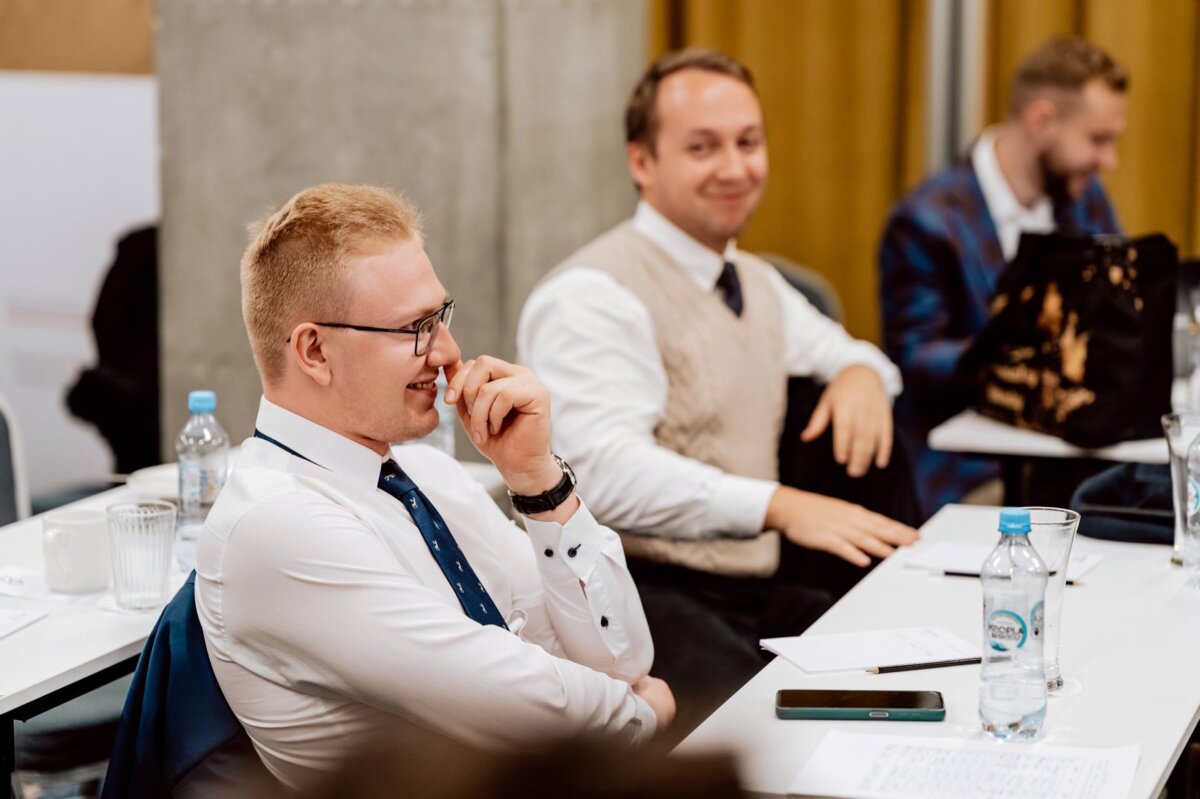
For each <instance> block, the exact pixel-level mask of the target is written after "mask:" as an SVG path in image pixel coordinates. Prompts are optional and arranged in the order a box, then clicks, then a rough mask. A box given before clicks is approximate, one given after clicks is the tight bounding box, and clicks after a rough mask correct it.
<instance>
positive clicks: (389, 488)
mask: <svg viewBox="0 0 1200 799" xmlns="http://www.w3.org/2000/svg"><path fill="white" fill-rule="evenodd" d="M379 487H380V488H382V489H383V490H384V491H386V492H388V493H389V494H391V495H392V496H393V497H395V498H396V499H398V500H400V504H402V505H403V506H404V509H405V510H406V511H408V513H409V515H410V516H412V519H413V522H414V523H415V524H416V525H417V529H418V530H420V531H421V535H422V536H423V537H424V538H425V544H426V545H427V546H428V547H429V552H430V554H431V555H433V559H434V560H436V561H437V564H438V565H439V566H441V567H442V573H443V574H445V575H446V579H447V580H449V581H450V585H451V587H452V588H454V592H455V595H456V596H457V597H458V601H459V604H461V605H462V608H463V612H464V613H466V614H467V616H469V617H470V618H472V619H474V620H475V621H477V622H479V623H480V624H494V625H496V626H497V627H502V628H504V629H505V630H507V629H508V625H507V624H505V623H504V617H503V616H501V615H500V609H499V608H497V607H496V603H495V602H493V601H492V598H491V597H490V596H488V592H487V589H486V588H484V587H483V583H482V582H480V581H479V578H478V577H476V576H475V570H474V569H472V568H471V564H470V563H467V557H466V555H464V554H463V551H462V550H461V549H459V548H458V542H457V541H455V540H454V536H453V535H451V534H450V528H449V527H447V526H446V522H445V520H444V519H442V516H441V514H439V513H438V512H437V508H435V507H433V503H432V502H430V501H429V499H428V498H427V497H426V496H425V495H424V494H422V493H421V489H419V488H417V485H416V483H414V482H413V481H412V480H411V479H409V476H408V475H406V474H405V473H404V471H403V470H402V469H401V468H400V466H399V465H398V464H397V463H396V462H395V461H394V460H391V459H390V458H389V459H388V460H387V461H386V462H385V463H384V464H383V469H382V470H381V471H380V473H379Z"/></svg>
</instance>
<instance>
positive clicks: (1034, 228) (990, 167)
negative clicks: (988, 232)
mask: <svg viewBox="0 0 1200 799" xmlns="http://www.w3.org/2000/svg"><path fill="white" fill-rule="evenodd" d="M971 166H972V167H973V168H974V169H975V177H976V178H978V179H979V188H980V189H982V190H983V199H984V201H985V202H986V204H987V209H988V214H990V215H991V217H992V224H993V225H995V226H996V235H997V236H998V237H999V239H1000V251H1001V252H1002V253H1004V260H1005V261H1011V260H1012V259H1013V258H1014V257H1015V256H1016V254H1017V246H1018V245H1019V244H1020V242H1021V234H1022V233H1026V232H1027V233H1053V232H1054V229H1055V228H1056V227H1057V225H1055V223H1054V205H1053V204H1052V203H1051V202H1050V198H1049V197H1046V196H1045V195H1043V196H1042V198H1041V199H1039V200H1038V201H1037V202H1036V203H1034V204H1033V205H1032V206H1030V207H1028V208H1027V207H1025V206H1024V205H1021V203H1020V202H1018V201H1017V198H1016V196H1015V195H1014V194H1013V192H1012V188H1011V187H1010V186H1009V185H1008V181H1007V180H1005V178H1004V173H1003V172H1001V171H1000V163H999V162H998V161H997V160H996V133H995V131H986V130H985V131H984V132H983V134H982V135H980V137H979V140H978V141H976V142H975V146H974V147H973V148H972V149H971Z"/></svg>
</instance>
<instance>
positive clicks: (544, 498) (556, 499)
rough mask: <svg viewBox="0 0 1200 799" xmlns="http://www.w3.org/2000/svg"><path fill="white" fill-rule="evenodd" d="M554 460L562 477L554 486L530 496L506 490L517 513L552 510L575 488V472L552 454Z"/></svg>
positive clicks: (531, 513)
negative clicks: (561, 471) (560, 468)
mask: <svg viewBox="0 0 1200 799" xmlns="http://www.w3.org/2000/svg"><path fill="white" fill-rule="evenodd" d="M554 460H555V461H556V462H557V463H558V465H559V466H561V467H562V470H563V476H562V479H561V480H559V481H558V485H556V486H554V488H551V489H550V490H549V491H543V492H542V493H540V494H537V495H536V496H532V497H527V496H524V495H522V494H514V493H513V492H512V491H511V490H510V491H509V492H508V498H509V499H510V500H511V501H512V505H513V508H514V509H515V510H516V511H517V513H520V514H522V515H524V516H532V515H533V514H535V513H545V512H546V511H551V510H554V509H555V508H557V507H558V506H559V505H561V504H563V503H564V502H566V501H567V497H569V496H571V492H572V491H574V490H575V472H573V471H571V467H570V466H569V465H567V462H566V461H564V460H563V459H562V458H560V457H558V456H557V455H555V456H554Z"/></svg>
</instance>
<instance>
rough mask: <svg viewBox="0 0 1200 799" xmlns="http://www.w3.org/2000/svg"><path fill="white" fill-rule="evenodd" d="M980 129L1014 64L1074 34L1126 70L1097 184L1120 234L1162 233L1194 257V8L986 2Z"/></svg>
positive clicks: (1002, 104)
mask: <svg viewBox="0 0 1200 799" xmlns="http://www.w3.org/2000/svg"><path fill="white" fill-rule="evenodd" d="M987 17H988V24H989V30H988V50H989V52H988V56H987V59H986V64H987V68H986V82H987V85H988V90H987V106H988V111H987V113H988V121H997V120H1000V119H1003V118H1004V113H1005V108H1006V103H1007V99H1008V84H1009V80H1010V79H1011V76H1012V72H1013V69H1014V68H1015V67H1016V64H1017V63H1018V62H1019V61H1020V60H1021V59H1022V58H1023V57H1024V56H1025V55H1027V54H1028V53H1029V52H1030V51H1031V50H1033V49H1034V48H1036V47H1037V46H1038V45H1039V44H1041V43H1042V42H1044V41H1045V40H1046V39H1047V38H1049V37H1050V36H1052V35H1055V34H1063V33H1068V34H1076V35H1079V36H1084V37H1086V38H1088V39H1090V40H1091V41H1093V42H1095V43H1096V44H1098V45H1100V46H1101V47H1103V48H1105V49H1106V50H1108V51H1109V52H1110V53H1112V55H1113V57H1115V58H1116V59H1117V60H1119V61H1120V62H1121V63H1123V64H1124V65H1125V66H1126V68H1127V69H1128V70H1129V72H1130V79H1131V85H1130V93H1129V130H1128V132H1127V133H1126V135H1125V137H1124V138H1123V139H1122V141H1121V143H1120V145H1119V152H1120V158H1121V164H1120V166H1119V167H1118V168H1117V169H1116V170H1115V171H1114V172H1112V173H1111V174H1109V175H1107V176H1105V177H1104V179H1103V180H1104V183H1105V185H1106V187H1107V188H1108V190H1109V192H1110V194H1111V195H1112V198H1113V202H1114V203H1115V204H1116V207H1117V213H1118V214H1119V216H1120V220H1121V224H1122V226H1123V227H1124V228H1125V230H1126V232H1129V233H1135V234H1136V233H1146V232H1151V231H1162V232H1164V233H1166V234H1167V235H1169V236H1170V237H1171V238H1172V239H1173V240H1174V241H1175V242H1176V243H1177V244H1178V245H1179V247H1180V251H1181V252H1182V253H1183V254H1195V253H1197V252H1200V207H1198V202H1197V201H1198V198H1200V168H1198V163H1197V161H1198V159H1197V148H1198V147H1200V137H1198V133H1200V103H1198V102H1197V96H1196V92H1197V56H1198V53H1200V49H1198V48H1200V32H1198V30H1197V24H1198V21H1200V20H1198V16H1197V7H1196V3H1195V2H1194V0H992V2H991V3H990V4H989V8H988V14H987Z"/></svg>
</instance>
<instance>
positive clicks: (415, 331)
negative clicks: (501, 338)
mask: <svg viewBox="0 0 1200 799" xmlns="http://www.w3.org/2000/svg"><path fill="white" fill-rule="evenodd" d="M453 318H454V298H453V297H447V298H446V301H445V302H444V303H442V307H441V308H438V309H437V310H436V311H434V312H433V313H431V314H429V316H425V317H422V318H421V319H418V320H417V321H416V322H414V323H413V324H412V325H410V326H409V327H371V326H370V325H352V324H349V323H347V322H313V323H312V324H314V325H320V326H321V327H340V328H343V329H345V330H361V331H362V332H364V333H406V334H411V335H412V336H413V355H415V356H417V357H420V356H422V355H426V354H428V352H429V351H430V350H431V349H433V341H434V339H435V338H437V331H438V323H440V324H443V325H445V326H446V328H447V329H449V328H450V320H451V319H453ZM433 319H436V320H437V322H435V323H434V325H433V327H432V328H431V329H430V331H429V341H428V343H427V344H426V345H425V352H421V351H420V350H421V327H422V326H424V325H426V324H428V323H429V321H430V320H433ZM287 340H288V341H289V342H290V341H291V340H292V337H291V336H288V338H287Z"/></svg>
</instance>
